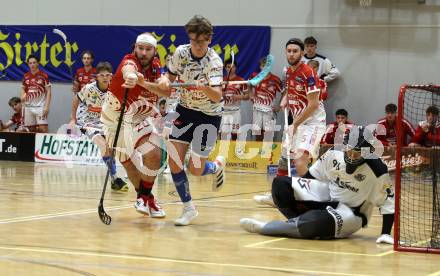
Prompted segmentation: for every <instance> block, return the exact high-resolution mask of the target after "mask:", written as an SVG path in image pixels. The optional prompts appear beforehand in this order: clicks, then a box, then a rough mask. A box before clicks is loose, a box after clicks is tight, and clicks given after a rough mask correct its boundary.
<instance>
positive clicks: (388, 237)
mask: <svg viewBox="0 0 440 276" xmlns="http://www.w3.org/2000/svg"><path fill="white" fill-rule="evenodd" d="M376 243H387V244H394V238H393V237H391V235H388V234H382V235H381V236H380V237H379V238H377V240H376Z"/></svg>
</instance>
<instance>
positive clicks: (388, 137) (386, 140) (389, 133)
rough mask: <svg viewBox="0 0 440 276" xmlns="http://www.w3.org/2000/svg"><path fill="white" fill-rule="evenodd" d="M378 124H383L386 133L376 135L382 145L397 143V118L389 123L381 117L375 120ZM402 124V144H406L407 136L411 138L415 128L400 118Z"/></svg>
mask: <svg viewBox="0 0 440 276" xmlns="http://www.w3.org/2000/svg"><path fill="white" fill-rule="evenodd" d="M377 123H378V124H380V125H383V126H384V127H385V130H386V133H385V135H376V137H377V139H379V140H380V141H381V142H382V144H383V145H384V146H391V145H396V144H397V120H395V121H394V122H393V123H390V122H388V121H387V120H386V118H382V119H380V120H379V121H377ZM402 126H403V136H402V144H403V145H404V146H407V145H408V139H407V138H408V136H409V137H410V138H412V137H413V136H414V134H415V130H414V128H413V127H412V125H411V124H410V123H409V122H408V121H407V120H405V119H403V120H402Z"/></svg>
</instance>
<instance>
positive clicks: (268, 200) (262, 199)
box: [254, 192, 277, 207]
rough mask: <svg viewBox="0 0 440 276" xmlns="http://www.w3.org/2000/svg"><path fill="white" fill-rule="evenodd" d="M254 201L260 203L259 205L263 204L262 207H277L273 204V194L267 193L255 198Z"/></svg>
mask: <svg viewBox="0 0 440 276" xmlns="http://www.w3.org/2000/svg"><path fill="white" fill-rule="evenodd" d="M254 200H255V201H256V202H257V203H258V204H262V205H269V206H272V207H277V206H276V205H275V203H274V202H273V198H272V193H270V192H269V193H265V194H264V195H256V196H254Z"/></svg>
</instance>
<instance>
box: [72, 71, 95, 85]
mask: <svg viewBox="0 0 440 276" xmlns="http://www.w3.org/2000/svg"><path fill="white" fill-rule="evenodd" d="M95 80H96V68H93V67H92V69H90V70H89V71H86V69H85V68H84V67H82V68H79V69H78V70H76V74H75V81H76V82H78V83H79V89H80V90H81V89H82V88H83V87H84V86H85V85H86V84H88V83H91V82H93V81H95Z"/></svg>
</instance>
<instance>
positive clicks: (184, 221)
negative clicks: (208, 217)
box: [174, 206, 199, 226]
mask: <svg viewBox="0 0 440 276" xmlns="http://www.w3.org/2000/svg"><path fill="white" fill-rule="evenodd" d="M198 215H199V212H198V211H197V210H196V208H194V207H186V206H184V207H183V211H182V215H180V218H178V219H176V220H175V221H174V225H176V226H187V225H189V224H190V223H191V221H193V220H194V219H195V218H196V217H197V216H198Z"/></svg>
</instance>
